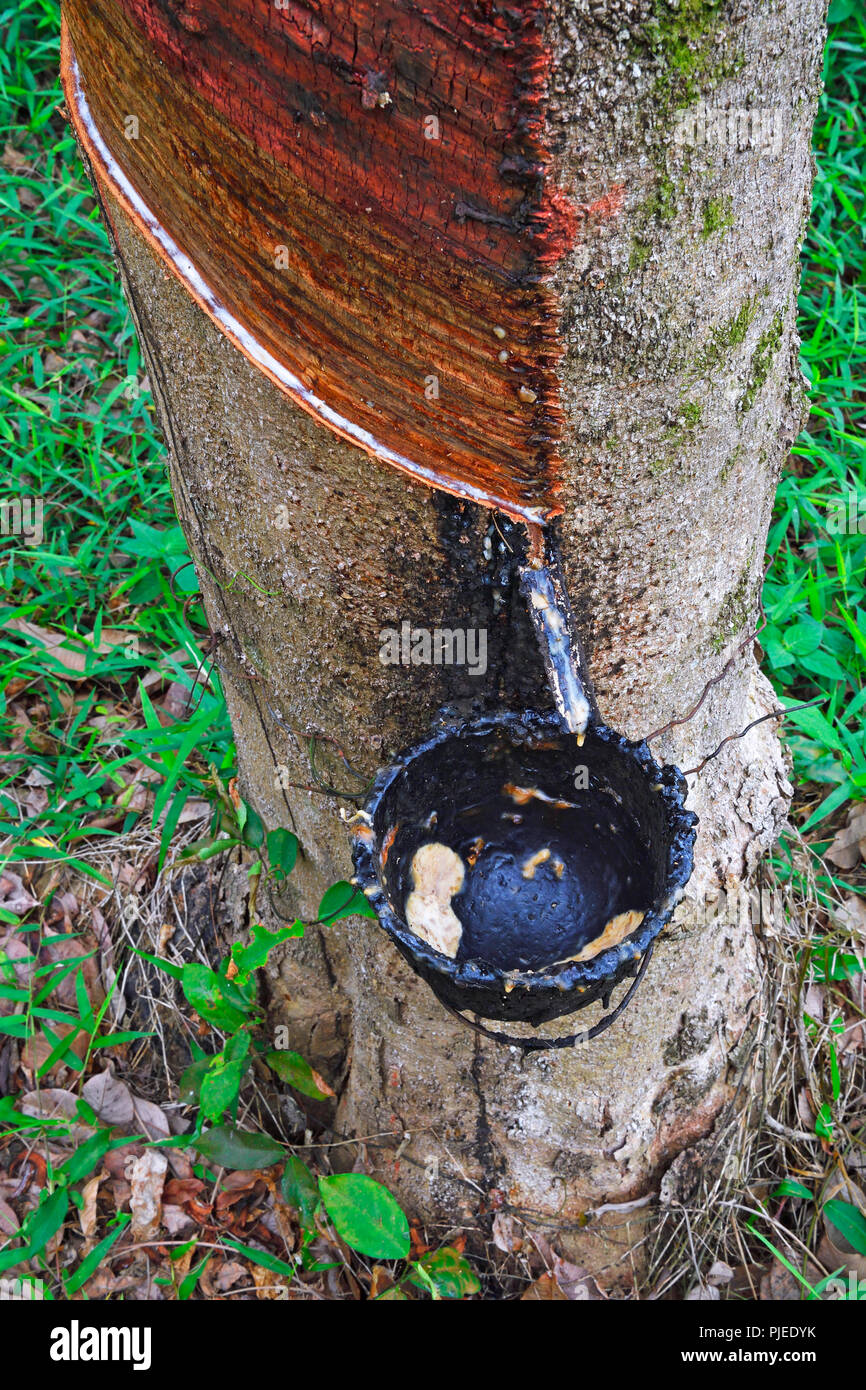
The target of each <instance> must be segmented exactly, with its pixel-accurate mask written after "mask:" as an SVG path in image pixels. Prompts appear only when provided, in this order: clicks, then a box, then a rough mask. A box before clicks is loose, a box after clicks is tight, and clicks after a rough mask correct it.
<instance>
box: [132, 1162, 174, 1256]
mask: <svg viewBox="0 0 866 1390" xmlns="http://www.w3.org/2000/svg"><path fill="white" fill-rule="evenodd" d="M167 1168H168V1160H167V1159H166V1157H165V1154H163V1153H160V1152H159V1150H158V1149H146V1150H145V1152H144V1153H143V1154H141V1155H140V1157H139V1158H136V1159H133V1162H132V1166H131V1169H130V1174H129V1186H130V1196H129V1207H130V1210H131V1212H132V1226H131V1228H130V1231H131V1235H132V1238H133V1240H152V1239H153V1237H154V1236H155V1235H156V1233H157V1231H158V1229H159V1218H160V1212H161V1204H162V1189H163V1187H164V1185H165V1174H166V1170H167Z"/></svg>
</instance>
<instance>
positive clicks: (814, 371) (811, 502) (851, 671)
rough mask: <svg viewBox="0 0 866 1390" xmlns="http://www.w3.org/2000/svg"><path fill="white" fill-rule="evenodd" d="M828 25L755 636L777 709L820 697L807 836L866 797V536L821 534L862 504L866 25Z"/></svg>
mask: <svg viewBox="0 0 866 1390" xmlns="http://www.w3.org/2000/svg"><path fill="white" fill-rule="evenodd" d="M830 15H831V21H833V20H834V19H837V18H838V22H836V23H832V22H831V32H830V42H829V44H828V47H827V52H826V56H825V71H824V77H825V83H826V88H825V91H824V95H823V96H822V99H821V107H820V112H819V116H818V120H817V123H816V127H815V137H814V148H815V153H816V157H817V165H818V171H817V178H816V181H815V191H814V197H813V206H812V219H811V223H810V226H809V231H808V235H807V240H806V245H805V247H804V253H803V279H802V287H801V294H800V334H801V337H802V350H801V360H802V365H803V369H804V372H805V374H806V376H807V377H808V378H809V381H810V384H811V390H810V401H811V413H810V417H809V422H808V425H807V428H806V430H805V431H804V432H803V434H801V435H800V438H799V439H798V441H797V443H796V444H795V446H794V450H793V455H794V458H793V465H794V466H793V467H792V468H791V469H789V470H787V471H786V472H785V473H784V474H783V476H782V480H781V483H780V486H779V490H778V494H777V498H776V506H775V513H774V518H773V524H772V527H771V530H770V536H769V541H768V554H769V556H770V557H771V558H772V568H771V570H770V573H769V575H768V578H767V582H766V586H765V593H764V597H765V605H766V611H767V615H768V619H769V621H768V625H767V628H766V630H765V632H764V634H763V635H762V639H761V640H762V642H763V645H764V650H765V652H766V657H767V663H766V664H767V668H768V672H769V674H770V676H771V678H772V680H773V682H774V684H775V685H776V688H777V689H778V690H779V692H780V693H781V694H782V695H783V696H784V697H785V699H786V700H788V699H789V698H797V699H800V698H803V699H811V698H814V697H815V696H817V695H824V697H825V700H826V704H825V705H824V706H822V707H819V708H818V709H817V710H807V711H803V712H802V713H801V714H796V715H793V716H792V718H791V721H790V723H789V724H788V726H787V728H788V737H789V741H790V743H791V746H792V749H793V752H794V759H795V768H796V772H797V775H798V780H799V781H800V782H801V783H803V784H808V786H809V789H810V793H809V797H808V798H807V797H805V796H801V800H802V801H803V802H804V803H805V802H808V805H807V809H808V810H809V814H808V815H807V816H806V818H805V820H804V828H805V829H811V827H812V826H813V825H818V824H821V823H822V822H824V823H825V824H826V823H827V821H828V818H830V817H831V816H832V814H833V812H834V811H835V810H836V808H837V807H841V806H842V805H843V804H844V803H845V802H846V801H849V800H862V799H863V798H864V797H866V748H864V738H863V724H864V710H866V534H862V535H861V534H859V533H858V534H850V533H849V534H842V535H834V534H832V530H831V529H828V519H829V517H830V516H831V514H832V511H833V508H834V504H836V503H838V502H839V501H840V500H841V499H847V497H848V495H849V494H853V495H854V496H855V497H857V496H859V498H860V499H861V500H862V501H863V502H864V503H866V444H864V439H863V425H864V420H866V392H864V387H863V383H864V379H866V343H864V330H866V287H864V269H866V246H864V233H863V218H864V214H866V207H864V202H866V122H864V115H863V110H862V105H861V94H862V92H863V89H864V85H866V21H864V18H863V15H862V9H861V8H860V7H859V6H856V7H855V6H854V4H852V3H851V0H842V3H839V0H834V4H833V5H832V6H831V12H830ZM864 531H866V522H864ZM813 802H819V803H820V804H818V805H812V803H813Z"/></svg>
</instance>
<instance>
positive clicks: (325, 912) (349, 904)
mask: <svg viewBox="0 0 866 1390" xmlns="http://www.w3.org/2000/svg"><path fill="white" fill-rule="evenodd" d="M375 916H376V913H375V911H374V909H373V908H372V907H371V906H370V904H369V902H368V901H367V899H366V898H365V896H364V894H363V893H361V892H359V891H358V889H357V888H354V887H353V886H352V884H351V883H345V882H342V881H341V882H340V883H332V884H331V887H330V888H329V889H328V891H327V892H326V894H325V896H324V897H323V898H322V901H321V902H320V903H319V912H318V918H319V921H320V922H329V923H330V922H337V921H339V919H340V918H341V917H373V918H375Z"/></svg>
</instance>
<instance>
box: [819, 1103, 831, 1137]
mask: <svg viewBox="0 0 866 1390" xmlns="http://www.w3.org/2000/svg"><path fill="white" fill-rule="evenodd" d="M815 1133H816V1134H817V1136H818V1138H819V1139H832V1138H833V1112H832V1110H831V1109H830V1106H829V1105H828V1104H827V1103H826V1102H825V1104H824V1105H822V1106H821V1109H820V1110H819V1111H818V1113H817V1115H816V1116H815Z"/></svg>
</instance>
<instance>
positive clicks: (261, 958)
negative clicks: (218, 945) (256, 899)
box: [232, 921, 304, 980]
mask: <svg viewBox="0 0 866 1390" xmlns="http://www.w3.org/2000/svg"><path fill="white" fill-rule="evenodd" d="M303 934H304V924H303V922H300V921H297V922H293V923H292V924H291V926H289V927H280V928H278V930H277V931H268V929H267V927H263V926H262V924H261V922H254V923H253V927H252V938H253V939H252V941H251V942H250V944H249V945H248V946H243V945H242V944H241V943H240V942H239V941H238V942H235V944H234V946H232V960H233V962H234V964H235V965H236V966H237V970H238V975H237V978H238V979H239V980H246V979H248V978H249V976H250V975H251V974H252V972H253V971H254V970H259V969H261V967H262V966H263V965H265V964H266V962H267V959H268V956H269V955H270V953H271V951H272V950H273V949H274V947H275V946H281V945H282V943H283V942H284V941H289V940H290V939H291V938H293V937H299V936H303Z"/></svg>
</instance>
